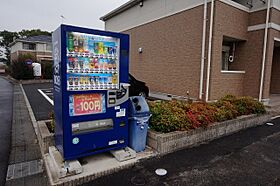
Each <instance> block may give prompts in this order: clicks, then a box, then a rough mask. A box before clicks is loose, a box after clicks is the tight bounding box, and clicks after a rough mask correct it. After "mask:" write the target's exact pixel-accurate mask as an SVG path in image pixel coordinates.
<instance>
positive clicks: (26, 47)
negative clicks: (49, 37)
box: [22, 43, 36, 50]
mask: <svg viewBox="0 0 280 186" xmlns="http://www.w3.org/2000/svg"><path fill="white" fill-rule="evenodd" d="M22 48H23V49H24V50H36V44H34V43H23V44H22Z"/></svg>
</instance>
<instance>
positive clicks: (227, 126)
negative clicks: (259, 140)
mask: <svg viewBox="0 0 280 186" xmlns="http://www.w3.org/2000/svg"><path fill="white" fill-rule="evenodd" d="M270 119H271V115H270V114H265V115H260V116H257V115H249V116H241V117H239V118H237V119H233V120H229V121H224V122H220V123H214V124H212V125H211V126H209V127H208V128H206V129H204V128H199V129H195V130H191V131H176V132H170V133H165V134H164V133H159V132H155V131H152V130H149V131H148V138H147V144H148V145H149V146H150V147H152V148H153V149H155V150H156V151H157V152H158V153H159V154H160V155H163V154H168V153H171V152H174V151H177V150H180V149H183V148H188V147H193V146H197V145H199V144H201V143H204V142H208V141H212V140H214V139H217V138H220V137H223V136H227V135H230V134H233V133H236V132H238V131H240V130H243V129H247V128H250V127H254V126H257V125H262V124H263V123H265V122H267V121H269V120H270Z"/></svg>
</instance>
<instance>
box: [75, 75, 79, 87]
mask: <svg viewBox="0 0 280 186" xmlns="http://www.w3.org/2000/svg"><path fill="white" fill-rule="evenodd" d="M74 84H75V86H78V85H79V77H78V76H75V77H74Z"/></svg>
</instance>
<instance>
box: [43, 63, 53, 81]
mask: <svg viewBox="0 0 280 186" xmlns="http://www.w3.org/2000/svg"><path fill="white" fill-rule="evenodd" d="M52 73H53V69H52V62H44V63H42V75H43V78H44V79H52Z"/></svg>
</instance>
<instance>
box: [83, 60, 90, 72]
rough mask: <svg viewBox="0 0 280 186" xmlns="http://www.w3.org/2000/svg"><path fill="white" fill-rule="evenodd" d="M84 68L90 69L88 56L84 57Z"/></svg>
mask: <svg viewBox="0 0 280 186" xmlns="http://www.w3.org/2000/svg"><path fill="white" fill-rule="evenodd" d="M84 69H85V70H86V71H88V70H89V58H88V57H85V58H84Z"/></svg>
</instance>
